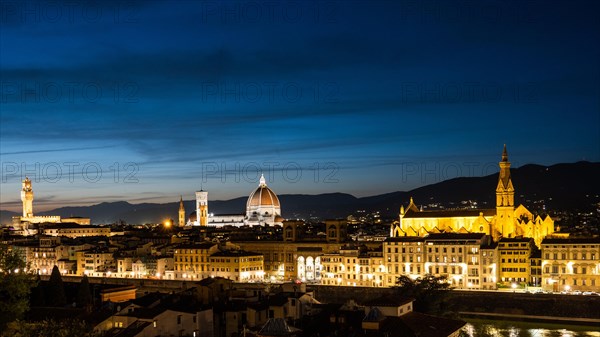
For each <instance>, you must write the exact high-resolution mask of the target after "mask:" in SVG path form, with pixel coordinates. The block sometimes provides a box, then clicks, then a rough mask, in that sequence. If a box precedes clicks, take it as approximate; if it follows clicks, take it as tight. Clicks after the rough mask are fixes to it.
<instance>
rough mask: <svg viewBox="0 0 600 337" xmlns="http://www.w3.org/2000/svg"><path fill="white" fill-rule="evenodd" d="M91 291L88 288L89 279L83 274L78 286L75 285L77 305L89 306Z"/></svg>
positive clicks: (90, 303)
mask: <svg viewBox="0 0 600 337" xmlns="http://www.w3.org/2000/svg"><path fill="white" fill-rule="evenodd" d="M92 300H93V298H92V291H91V290H90V281H89V280H88V277H87V275H83V278H82V279H81V282H80V283H79V287H77V305H78V306H80V307H84V308H89V307H90V306H91V305H92Z"/></svg>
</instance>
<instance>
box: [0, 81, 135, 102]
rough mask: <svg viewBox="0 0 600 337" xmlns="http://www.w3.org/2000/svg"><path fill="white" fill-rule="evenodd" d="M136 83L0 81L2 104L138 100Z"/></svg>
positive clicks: (0, 100)
mask: <svg viewBox="0 0 600 337" xmlns="http://www.w3.org/2000/svg"><path fill="white" fill-rule="evenodd" d="M139 91H140V87H139V85H138V84H137V82H106V83H101V82H94V81H86V82H75V81H69V82H53V81H27V82H24V81H0V102H2V103H21V104H28V103H69V104H73V103H79V102H85V103H96V102H99V101H104V102H106V101H111V100H112V101H113V102H114V103H138V102H139V97H138V95H139Z"/></svg>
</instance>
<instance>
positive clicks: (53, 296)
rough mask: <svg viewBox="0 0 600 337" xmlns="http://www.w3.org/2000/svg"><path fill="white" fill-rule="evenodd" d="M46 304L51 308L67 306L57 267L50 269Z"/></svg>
mask: <svg viewBox="0 0 600 337" xmlns="http://www.w3.org/2000/svg"><path fill="white" fill-rule="evenodd" d="M46 304H47V305H50V306H53V307H62V306H64V305H65V304H67V296H66V295H65V286H64V285H63V281H62V277H61V276H60V271H59V270H58V267H57V266H54V268H52V274H50V280H48V301H47V303H46Z"/></svg>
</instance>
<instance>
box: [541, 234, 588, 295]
mask: <svg viewBox="0 0 600 337" xmlns="http://www.w3.org/2000/svg"><path fill="white" fill-rule="evenodd" d="M542 288H543V289H544V290H547V291H554V292H556V291H598V289H599V288H600V238H567V239H554V238H550V239H544V241H543V242H542Z"/></svg>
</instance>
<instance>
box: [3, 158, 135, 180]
mask: <svg viewBox="0 0 600 337" xmlns="http://www.w3.org/2000/svg"><path fill="white" fill-rule="evenodd" d="M138 172H139V165H138V164H136V163H133V162H127V163H118V162H115V163H113V164H111V165H109V166H102V165H101V164H100V163H97V162H62V163H58V162H47V163H39V162H36V163H25V162H21V163H17V162H2V183H6V182H8V181H9V180H11V179H12V180H17V179H18V180H23V179H25V177H29V179H31V180H32V181H33V182H36V183H37V182H41V181H43V182H46V183H58V182H59V181H60V182H69V183H74V182H76V181H85V182H88V183H97V182H100V181H101V180H103V179H104V180H106V181H112V182H114V183H126V184H132V183H138V182H139V179H138V177H137V174H138Z"/></svg>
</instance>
